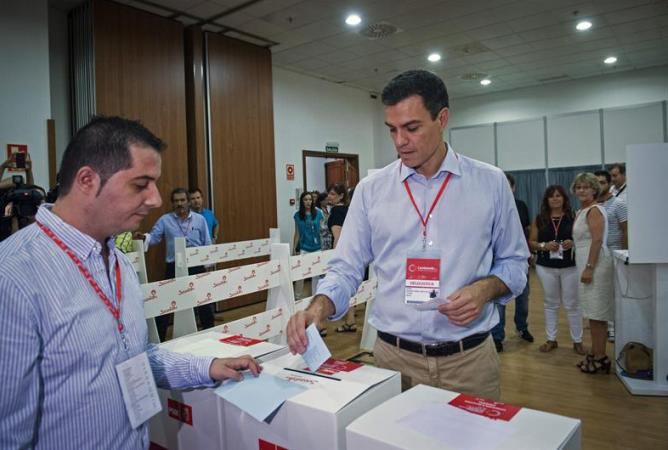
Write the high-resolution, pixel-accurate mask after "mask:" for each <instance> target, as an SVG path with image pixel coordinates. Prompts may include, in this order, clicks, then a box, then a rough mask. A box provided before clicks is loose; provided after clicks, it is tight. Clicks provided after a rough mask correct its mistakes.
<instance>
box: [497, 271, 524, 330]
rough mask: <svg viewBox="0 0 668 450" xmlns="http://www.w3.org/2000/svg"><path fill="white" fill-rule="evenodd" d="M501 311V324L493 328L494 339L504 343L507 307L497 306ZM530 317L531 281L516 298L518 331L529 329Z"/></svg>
mask: <svg viewBox="0 0 668 450" xmlns="http://www.w3.org/2000/svg"><path fill="white" fill-rule="evenodd" d="M496 307H497V309H498V311H499V323H497V324H496V326H495V327H494V328H492V338H494V341H495V342H503V340H504V339H505V338H506V305H499V304H498V303H497V304H496ZM528 317H529V279H528V278H527V284H526V286H524V291H522V293H521V294H520V295H519V296H518V297H517V298H515V327H516V328H517V331H526V330H527V329H528V328H529V325H528V324H527V318H528Z"/></svg>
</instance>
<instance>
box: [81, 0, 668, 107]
mask: <svg viewBox="0 0 668 450" xmlns="http://www.w3.org/2000/svg"><path fill="white" fill-rule="evenodd" d="M70 1H71V0H70ZM117 1H119V3H125V4H128V5H131V6H134V7H137V8H140V9H144V10H147V11H151V12H153V13H157V14H160V15H163V16H166V17H171V18H173V19H176V20H179V21H181V22H183V23H184V24H187V25H190V24H194V23H199V24H200V25H203V27H204V29H207V30H210V31H213V32H219V33H221V34H224V35H227V36H231V37H235V38H239V39H243V40H246V41H249V42H252V43H255V44H258V45H264V46H268V47H270V48H271V51H272V54H273V63H274V65H275V66H277V67H281V68H285V69H288V70H292V71H296V72H300V73H304V74H307V75H311V76H315V77H319V78H324V79H326V80H329V81H333V82H336V83H340V84H344V85H347V86H351V87H356V88H360V89H363V90H366V91H370V92H380V91H381V90H382V88H383V86H384V85H385V84H386V83H387V81H388V80H389V79H391V78H392V77H393V76H394V75H396V74H398V73H399V72H402V71H404V70H407V69H413V68H425V69H429V70H432V71H434V72H436V73H438V74H439V75H441V76H442V77H443V78H444V79H445V81H446V84H447V86H448V90H449V92H450V95H451V96H452V97H464V96H469V95H478V94H484V93H488V92H493V91H502V90H509V89H515V88H520V87H525V86H533V85H539V84H544V83H549V82H554V81H562V80H567V79H574V78H581V77H588V76H593V75H600V74H605V73H611V72H618V71H625V70H633V69H640V68H644V67H650V66H658V65H665V64H668V0H589V1H583V0H357V1H351V0H342V1H337V0H250V1H249V0H150V1H148V0H117ZM350 12H356V13H357V14H359V15H360V16H361V17H362V20H363V22H362V24H361V25H358V26H357V27H350V26H347V25H346V24H345V23H344V19H345V17H346V16H347V14H348V13H350ZM585 18H586V19H588V20H590V21H591V22H592V23H593V27H592V28H591V29H590V30H588V31H585V32H578V31H576V30H575V24H576V23H577V22H578V21H579V20H581V19H585ZM379 22H386V23H389V24H391V25H394V26H395V27H397V28H398V29H399V32H397V33H396V34H393V35H391V36H389V37H385V38H381V39H377V40H370V39H369V38H367V37H364V36H362V35H360V33H359V31H360V30H362V29H364V28H365V27H367V26H368V25H370V24H376V23H379ZM431 52H439V53H441V55H442V57H443V58H442V60H441V61H439V62H437V63H430V62H428V61H427V59H426V58H427V55H428V54H429V53H431ZM610 55H614V56H616V57H617V58H618V61H617V63H616V64H615V65H613V66H608V65H606V64H604V63H603V59H605V58H606V57H607V56H610ZM466 74H486V75H487V76H488V77H489V78H490V79H491V80H492V84H491V85H489V86H487V87H482V86H481V85H480V83H479V81H478V80H472V81H471V80H465V79H462V77H465V76H466Z"/></svg>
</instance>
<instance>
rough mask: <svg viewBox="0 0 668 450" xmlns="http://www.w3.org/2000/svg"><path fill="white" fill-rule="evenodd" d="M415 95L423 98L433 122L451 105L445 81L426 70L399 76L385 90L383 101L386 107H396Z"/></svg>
mask: <svg viewBox="0 0 668 450" xmlns="http://www.w3.org/2000/svg"><path fill="white" fill-rule="evenodd" d="M413 95H419V96H420V97H422V102H423V103H424V106H425V108H426V109H427V111H429V114H431V118H432V120H433V119H436V117H438V113H439V112H441V110H442V109H443V108H447V107H448V106H449V105H450V103H449V100H448V90H447V89H446V87H445V83H444V82H443V80H441V79H440V78H439V77H438V76H437V75H435V74H433V73H431V72H428V71H426V70H408V71H406V72H403V73H401V74H399V75H397V76H396V77H394V78H393V79H392V80H391V81H390V82H389V83H388V84H387V86H385V88H384V89H383V93H382V94H381V100H382V101H383V105H385V106H394V105H396V104H397V103H399V102H400V101H402V100H404V99H406V98H408V97H411V96H413Z"/></svg>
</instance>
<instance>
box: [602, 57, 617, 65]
mask: <svg viewBox="0 0 668 450" xmlns="http://www.w3.org/2000/svg"><path fill="white" fill-rule="evenodd" d="M603 62H604V63H606V64H614V63H616V62H617V58H615V57H614V56H608V57H607V58H605V59H604V60H603Z"/></svg>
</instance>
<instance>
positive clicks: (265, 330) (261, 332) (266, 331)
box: [258, 324, 271, 336]
mask: <svg viewBox="0 0 668 450" xmlns="http://www.w3.org/2000/svg"><path fill="white" fill-rule="evenodd" d="M270 331H271V325H270V324H267V326H266V327H265V328H264V331H260V332H259V333H258V335H259V336H264V335H265V334H267V333H269V332H270Z"/></svg>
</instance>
